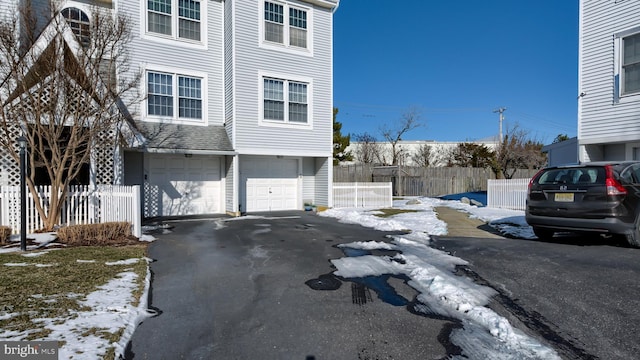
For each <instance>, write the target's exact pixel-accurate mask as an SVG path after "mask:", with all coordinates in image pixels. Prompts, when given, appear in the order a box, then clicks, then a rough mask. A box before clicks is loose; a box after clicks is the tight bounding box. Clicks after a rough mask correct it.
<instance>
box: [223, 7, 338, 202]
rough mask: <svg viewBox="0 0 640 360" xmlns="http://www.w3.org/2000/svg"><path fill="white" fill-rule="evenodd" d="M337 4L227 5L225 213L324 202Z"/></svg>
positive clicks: (328, 169)
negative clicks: (231, 151)
mask: <svg viewBox="0 0 640 360" xmlns="http://www.w3.org/2000/svg"><path fill="white" fill-rule="evenodd" d="M337 5H338V1H337V0H305V1H272V0H260V1H226V2H225V101H226V103H225V126H226V128H227V133H228V134H229V137H230V139H231V142H232V146H233V148H234V150H235V151H236V152H237V153H238V155H237V156H235V157H233V158H232V159H230V160H231V161H229V162H227V166H228V172H227V176H228V177H227V179H228V182H227V186H228V189H229V191H231V189H232V188H235V189H239V196H238V197H233V198H232V197H227V203H226V208H227V210H228V211H232V212H234V211H265V210H278V209H283V210H284V209H299V208H300V207H301V206H302V204H303V202H313V203H315V204H317V205H324V206H327V205H330V201H331V189H330V184H331V179H332V156H333V155H332V123H331V121H330V119H331V118H332V97H333V92H332V89H333V84H332V79H333V76H332V72H333V69H332V38H333V33H332V28H333V24H332V21H333V20H332V15H333V11H334V10H335V8H336V7H337Z"/></svg>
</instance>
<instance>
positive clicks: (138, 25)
mask: <svg viewBox="0 0 640 360" xmlns="http://www.w3.org/2000/svg"><path fill="white" fill-rule="evenodd" d="M224 4H226V2H220V1H207V2H206V5H205V4H204V3H202V4H201V24H202V29H203V31H202V37H201V41H200V44H199V45H194V44H195V42H193V41H190V40H185V41H177V40H169V39H167V38H164V37H162V36H155V35H154V36H151V35H146V34H147V32H146V22H145V21H146V20H145V19H146V15H145V14H146V12H147V1H142V2H138V1H121V2H118V5H117V9H118V12H120V13H121V14H122V15H124V16H127V17H129V18H130V19H132V20H136V19H139V21H132V24H131V25H132V29H131V30H132V33H133V35H134V36H132V39H131V44H130V47H129V49H130V53H129V57H130V59H131V62H130V63H131V66H130V69H129V73H128V75H129V76H131V77H134V76H138V72H139V71H140V70H143V74H142V77H141V78H140V90H139V94H140V95H141V96H145V95H146V93H147V79H146V76H147V74H146V71H153V72H160V73H167V74H180V75H186V76H189V77H196V78H200V79H202V83H201V87H202V101H203V104H202V111H203V113H202V119H201V120H198V121H195V120H193V119H189V118H187V119H186V122H187V123H189V124H198V125H218V126H221V125H223V124H224V111H223V109H224V91H223V89H224V86H225V84H224V78H223V76H224V75H223V74H224V72H223V68H224V66H223V61H224V59H223V56H224V55H225V52H224V51H222V49H223V23H224V21H223V17H222V15H223V5H224ZM205 7H206V11H205V9H204V8H205ZM205 29H206V31H205ZM135 34H139V36H135ZM176 86H177V85H176ZM177 91H178V90H177V87H176V88H174V89H173V92H174V93H176V94H177ZM123 100H124V101H125V103H133V105H131V106H130V112H131V113H132V114H138V116H139V119H140V120H143V121H153V122H157V121H161V120H162V119H161V118H157V117H155V118H154V117H152V118H151V119H150V118H149V116H147V102H146V99H145V98H143V99H142V101H136V100H135V99H128V98H125V99H123ZM173 116H174V117H175V118H176V119H177V117H178V109H177V108H174V115H173ZM169 120H170V121H173V119H169Z"/></svg>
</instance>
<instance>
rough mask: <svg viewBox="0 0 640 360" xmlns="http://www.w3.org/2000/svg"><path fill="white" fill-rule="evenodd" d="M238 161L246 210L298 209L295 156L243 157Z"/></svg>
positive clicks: (296, 163) (296, 162)
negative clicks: (239, 162) (278, 157)
mask: <svg viewBox="0 0 640 360" xmlns="http://www.w3.org/2000/svg"><path fill="white" fill-rule="evenodd" d="M241 164H242V165H241V172H242V179H243V184H244V190H245V191H244V194H245V199H246V202H245V203H246V211H275V210H296V209H299V204H298V160H297V159H276V158H258V157H256V158H244V159H242V160H241Z"/></svg>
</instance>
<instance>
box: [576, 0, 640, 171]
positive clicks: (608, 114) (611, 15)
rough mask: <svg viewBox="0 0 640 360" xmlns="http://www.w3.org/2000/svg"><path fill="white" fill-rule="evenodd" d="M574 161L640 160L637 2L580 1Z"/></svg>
mask: <svg viewBox="0 0 640 360" xmlns="http://www.w3.org/2000/svg"><path fill="white" fill-rule="evenodd" d="M578 61H579V66H578V69H579V74H578V92H579V96H578V99H579V100H578V142H579V160H580V161H598V160H631V159H636V160H640V3H639V2H637V1H600V0H581V1H580V36H579V60H578Z"/></svg>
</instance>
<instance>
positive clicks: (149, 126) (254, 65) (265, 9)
mask: <svg viewBox="0 0 640 360" xmlns="http://www.w3.org/2000/svg"><path fill="white" fill-rule="evenodd" d="M32 1H33V2H35V3H36V4H37V3H38V1H40V0H32ZM41 1H46V0H41ZM18 2H19V1H18V0H15V3H16V4H17V3H18ZM337 5H338V1H337V0H308V1H262V0H261V1H253V0H224V1H223V0H138V1H117V0H112V1H109V0H93V1H60V2H59V8H60V9H63V11H62V12H63V13H65V10H64V9H67V11H66V13H67V14H70V13H73V14H75V15H74V16H75V17H74V19H70V18H67V20H68V22H69V25H71V27H72V28H73V27H74V26H75V28H78V27H81V26H82V25H83V24H82V21H90V19H91V18H92V16H91V12H92V11H95V9H96V8H95V6H100V7H102V8H110V9H111V10H112V11H113V12H117V13H121V14H125V15H126V16H127V17H128V18H129V19H132V20H133V21H131V23H132V29H131V30H132V33H133V36H132V41H131V43H130V69H131V73H130V74H131V76H136V74H140V89H139V93H140V94H142V95H143V97H142V100H141V101H139V102H137V103H136V104H135V105H132V106H131V107H130V108H129V109H128V111H127V112H128V113H129V114H133V115H132V118H131V119H130V124H129V125H130V126H131V136H130V137H129V138H128V139H123V140H125V141H122V142H119V144H120V145H119V146H118V147H117V148H115V149H113V151H112V152H110V151H106V152H105V151H103V152H102V153H101V156H100V157H94V158H96V160H95V161H96V162H98V163H100V164H102V165H101V166H93V168H97V169H98V171H97V173H100V172H103V173H104V172H112V173H113V174H112V175H111V176H108V177H107V176H99V175H100V174H98V175H97V177H99V178H100V179H102V180H103V181H104V179H109V180H108V181H109V182H112V183H122V184H127V185H131V184H140V185H143V196H144V214H145V216H147V217H154V216H174V215H194V214H211V213H224V212H227V213H232V214H240V213H241V212H246V211H271V210H295V209H302V207H303V202H313V203H315V204H317V205H324V206H329V205H330V198H331V196H330V195H331V190H330V189H331V185H330V184H331V177H332V174H331V161H332V147H331V141H332V140H331V139H332V137H331V134H332V130H331V116H332V36H333V34H332V14H333V11H334V10H335V9H336V8H337ZM3 9H4V7H3ZM69 9H70V10H69ZM76 18H80V19H84V20H82V21H80V22H79V23H78V21H76V20H75V19H76ZM74 21H75V23H74ZM105 164H106V165H105ZM5 165H6V166H5ZM6 167H9V164H7V162H6V161H5V162H3V168H6ZM5 170H6V171H12V170H11V169H3V171H5ZM94 181H95V179H94Z"/></svg>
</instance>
